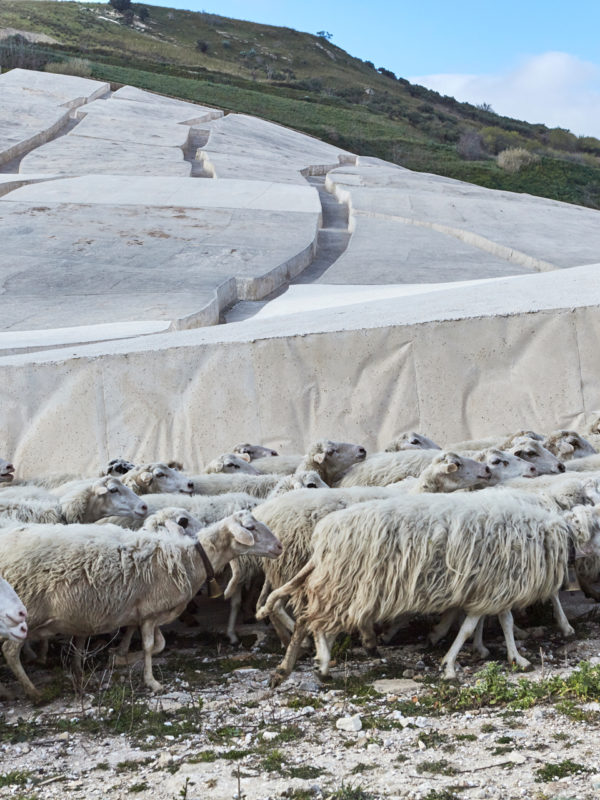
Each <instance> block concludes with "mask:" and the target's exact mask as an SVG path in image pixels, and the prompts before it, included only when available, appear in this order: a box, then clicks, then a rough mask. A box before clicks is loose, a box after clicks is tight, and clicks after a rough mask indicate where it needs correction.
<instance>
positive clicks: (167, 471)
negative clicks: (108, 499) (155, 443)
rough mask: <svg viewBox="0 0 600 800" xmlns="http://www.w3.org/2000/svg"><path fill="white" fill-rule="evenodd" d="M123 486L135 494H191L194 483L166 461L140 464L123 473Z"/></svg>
mask: <svg viewBox="0 0 600 800" xmlns="http://www.w3.org/2000/svg"><path fill="white" fill-rule="evenodd" d="M123 483H124V484H125V486H129V488H130V489H131V490H132V491H134V492H135V493H136V494H159V493H161V494H162V493H167V494H171V493H182V494H192V492H193V491H194V483H193V481H192V480H191V479H190V477H189V476H188V475H184V474H183V473H182V472H180V471H179V470H177V469H173V468H172V467H169V466H168V465H167V464H166V463H163V462H156V463H153V464H142V465H141V466H138V467H135V469H132V470H130V471H129V472H127V473H126V474H125V475H123Z"/></svg>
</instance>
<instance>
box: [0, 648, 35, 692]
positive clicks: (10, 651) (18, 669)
mask: <svg viewBox="0 0 600 800" xmlns="http://www.w3.org/2000/svg"><path fill="white" fill-rule="evenodd" d="M22 647H23V642H11V641H6V642H4V644H3V645H2V652H3V654H4V658H5V659H6V663H7V664H8V666H9V668H10V669H11V670H12V673H13V675H14V676H15V678H16V679H17V680H18V681H19V683H20V684H21V686H22V687H23V690H24V691H25V694H26V695H27V697H29V698H30V699H31V700H39V699H40V698H41V696H42V693H41V692H40V691H39V690H38V689H36V688H35V686H34V685H33V683H32V682H31V681H30V680H29V678H28V677H27V673H26V672H25V670H24V669H23V665H22V664H21V648H22Z"/></svg>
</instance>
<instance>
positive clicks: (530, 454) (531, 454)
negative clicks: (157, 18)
mask: <svg viewBox="0 0 600 800" xmlns="http://www.w3.org/2000/svg"><path fill="white" fill-rule="evenodd" d="M525 455H526V456H529V458H533V456H534V455H535V450H528V451H527V452H526V453H525Z"/></svg>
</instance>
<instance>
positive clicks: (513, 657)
mask: <svg viewBox="0 0 600 800" xmlns="http://www.w3.org/2000/svg"><path fill="white" fill-rule="evenodd" d="M498 620H499V621H500V625H502V631H503V633H504V641H505V642H506V657H507V658H508V663H509V664H513V663H514V664H516V665H517V666H518V667H521V668H522V669H525V668H526V667H530V666H531V664H530V662H529V661H528V660H527V659H526V658H523V656H522V655H521V654H520V653H519V651H518V650H517V645H516V644H515V636H514V630H513V615H512V612H511V611H510V609H509V610H508V611H502V613H500V614H498Z"/></svg>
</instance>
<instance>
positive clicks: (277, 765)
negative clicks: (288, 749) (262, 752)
mask: <svg viewBox="0 0 600 800" xmlns="http://www.w3.org/2000/svg"><path fill="white" fill-rule="evenodd" d="M284 761H285V756H284V754H283V753H282V752H281V750H271V752H270V753H269V754H268V755H267V756H265V758H263V760H262V761H261V762H260V763H261V767H262V768H263V769H265V770H267V772H283V763H284Z"/></svg>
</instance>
